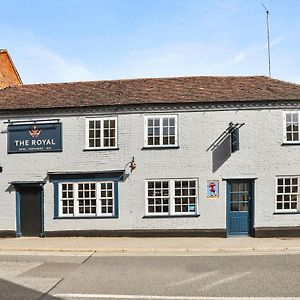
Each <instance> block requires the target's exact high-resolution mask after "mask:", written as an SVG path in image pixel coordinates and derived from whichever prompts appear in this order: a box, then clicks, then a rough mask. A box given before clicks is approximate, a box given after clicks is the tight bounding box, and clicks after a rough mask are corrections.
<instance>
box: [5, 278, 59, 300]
mask: <svg viewBox="0 0 300 300" xmlns="http://www.w3.org/2000/svg"><path fill="white" fill-rule="evenodd" d="M0 299H5V300H18V299H20V300H27V299H30V300H34V299H43V300H55V299H56V300H58V299H61V298H57V297H54V296H51V295H44V294H43V293H41V292H38V291H35V290H32V289H29V288H26V287H24V286H21V285H17V284H15V283H12V282H10V281H6V280H4V279H0Z"/></svg>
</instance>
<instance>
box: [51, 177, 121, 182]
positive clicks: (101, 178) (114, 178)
mask: <svg viewBox="0 0 300 300" xmlns="http://www.w3.org/2000/svg"><path fill="white" fill-rule="evenodd" d="M119 179H120V178H119V177H94V178H74V179H72V178H62V179H55V180H50V182H53V183H59V182H89V181H116V180H117V181H119Z"/></svg>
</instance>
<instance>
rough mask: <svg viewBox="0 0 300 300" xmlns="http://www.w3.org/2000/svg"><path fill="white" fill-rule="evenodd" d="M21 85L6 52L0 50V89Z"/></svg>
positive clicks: (19, 78)
mask: <svg viewBox="0 0 300 300" xmlns="http://www.w3.org/2000/svg"><path fill="white" fill-rule="evenodd" d="M20 84H22V80H21V77H20V75H19V73H18V71H17V69H16V68H15V65H14V63H13V61H12V59H11V57H10V56H9V54H8V52H7V50H5V49H0V89H2V88H5V87H8V86H15V85H20Z"/></svg>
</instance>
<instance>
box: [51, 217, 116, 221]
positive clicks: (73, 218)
mask: <svg viewBox="0 0 300 300" xmlns="http://www.w3.org/2000/svg"><path fill="white" fill-rule="evenodd" d="M118 218H119V217H118V216H98V217H97V216H96V217H92V216H91V217H88V216H87V217H82V216H80V217H71V216H70V217H67V216H64V217H54V218H53V219H54V220H60V219H61V220H67V219H68V220H78V219H81V220H86V219H118Z"/></svg>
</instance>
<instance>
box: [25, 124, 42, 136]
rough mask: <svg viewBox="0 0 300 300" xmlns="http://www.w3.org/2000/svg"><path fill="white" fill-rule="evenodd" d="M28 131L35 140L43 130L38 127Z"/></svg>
mask: <svg viewBox="0 0 300 300" xmlns="http://www.w3.org/2000/svg"><path fill="white" fill-rule="evenodd" d="M28 131H29V133H30V135H31V136H32V137H33V138H36V137H38V136H39V135H40V133H41V131H42V129H38V128H36V126H33V128H31V129H29V130H28Z"/></svg>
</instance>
